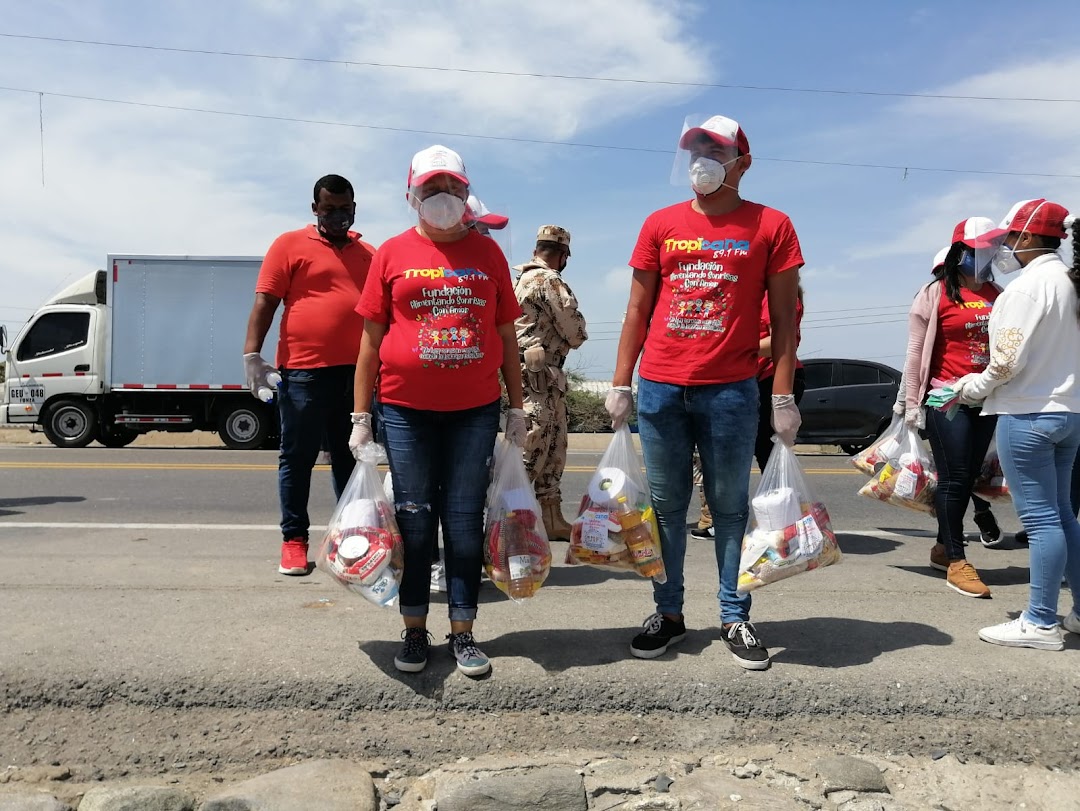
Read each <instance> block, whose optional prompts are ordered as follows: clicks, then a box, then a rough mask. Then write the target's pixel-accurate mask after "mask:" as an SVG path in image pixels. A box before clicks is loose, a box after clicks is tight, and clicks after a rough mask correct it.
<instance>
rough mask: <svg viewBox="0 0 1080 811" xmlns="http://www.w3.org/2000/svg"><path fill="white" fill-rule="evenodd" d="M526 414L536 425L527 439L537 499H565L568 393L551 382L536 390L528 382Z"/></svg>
mask: <svg viewBox="0 0 1080 811" xmlns="http://www.w3.org/2000/svg"><path fill="white" fill-rule="evenodd" d="M523 388H524V394H525V413H526V414H528V415H529V417H530V419H531V422H532V427H531V428H530V429H529V435H528V438H526V440H525V468H526V469H527V470H528V471H529V478H530V479H531V480H532V482H533V487H534V489H535V490H536V498H537V500H539V501H543V500H544V499H549V498H550V499H561V498H562V493H561V491H560V489H559V483H560V481H561V480H562V474H563V469H564V468H565V467H566V432H567V414H566V394H565V393H563V392H562V391H560V390H559V389H558V387H557V386H555V385H551V386H549V387H547V388H544V389H534V388H532V387H531V386H530V385H529V384H528V377H526V380H525V384H524V387H523Z"/></svg>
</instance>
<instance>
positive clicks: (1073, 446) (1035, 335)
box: [955, 199, 1080, 650]
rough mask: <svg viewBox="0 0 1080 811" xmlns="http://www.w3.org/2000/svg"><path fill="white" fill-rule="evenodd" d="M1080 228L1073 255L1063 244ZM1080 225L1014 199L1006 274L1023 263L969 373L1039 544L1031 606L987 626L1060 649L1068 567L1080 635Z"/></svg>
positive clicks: (1008, 637) (1047, 205)
mask: <svg viewBox="0 0 1080 811" xmlns="http://www.w3.org/2000/svg"><path fill="white" fill-rule="evenodd" d="M1067 221H1069V224H1070V226H1071V227H1072V229H1073V240H1074V257H1073V260H1072V266H1071V267H1069V266H1066V265H1065V263H1064V262H1062V261H1061V259H1060V258H1059V257H1058V254H1057V251H1058V249H1059V248H1060V247H1061V242H1062V240H1063V239H1064V238H1065V236H1066V232H1065V228H1066V222H1067ZM1078 231H1080V228H1078V227H1077V225H1076V224H1075V221H1072V218H1070V217H1069V214H1068V212H1067V211H1066V210H1065V209H1064V208H1063V207H1062V206H1060V205H1058V204H1057V203H1051V202H1048V201H1047V200H1042V199H1040V200H1024V201H1022V202H1020V203H1017V204H1016V205H1015V206H1013V208H1012V210H1011V211H1010V212H1009V213H1008V215H1006V217H1005V219H1004V221H1003V222H1002V224H1001V227H1000V228H999V229H998V230H997V231H996V232H991V233H990V234H988V235H987V237H990V238H997V239H1003V242H1002V244H1001V247H1000V248H999V249H998V252H997V254H996V255H995V257H994V262H993V264H994V270H995V271H996V272H998V273H999V274H1007V273H1014V272H1015V271H1017V270H1022V273H1021V274H1020V276H1019V278H1017V279H1015V280H1014V281H1012V283H1011V284H1009V286H1008V287H1007V288H1005V292H1003V293H1002V294H1001V296H1000V297H999V298H998V300H997V302H996V304H995V306H994V311H993V314H992V315H991V317H990V364H989V366H987V367H986V370H985V371H983V372H981V373H979V374H970V375H967V376H965V377H963V378H961V379H960V380H959V381H958V382H957V383H956V384H955V388H956V389H957V391H958V392H959V394H960V399H961V402H963V403H968V404H976V403H982V410H983V414H997V415H998V426H997V443H998V453H999V455H1000V457H1001V465H1002V468H1003V470H1004V473H1005V478H1006V479H1007V480H1008V482H1009V486H1010V488H1011V490H1012V494H1013V502H1014V504H1015V506H1016V512H1017V514H1018V515H1019V516H1020V520H1021V521H1022V522H1023V524H1024V529H1025V530H1026V531H1027V534H1028V539H1029V543H1030V545H1031V563H1030V568H1031V590H1030V596H1029V599H1028V607H1027V609H1026V610H1025V611H1024V612H1023V613H1021V614H1020V616H1019V617H1017V618H1016V619H1015V620H1012V621H1011V622H1006V623H1003V624H1001V625H994V626H992V627H989V628H983V629H982V630H981V631H979V638H980V639H982V640H984V641H986V642H991V643H993V644H995V645H1006V646H1009V647H1019V648H1041V649H1044V650H1061V649H1062V648H1063V647H1064V641H1063V638H1062V633H1061V627H1060V626H1059V625H1058V615H1057V607H1058V594H1059V591H1060V589H1061V576H1062V574H1063V573H1066V574H1067V576H1068V580H1069V583H1070V584H1071V585H1072V586H1073V588H1072V593H1073V601H1074V604H1073V609H1072V612H1071V613H1070V614H1069V615H1068V616H1067V617H1066V618H1065V621H1064V625H1065V630H1067V631H1070V632H1072V633H1080V605H1077V602H1076V601H1077V599H1078V598H1080V523H1078V522H1077V520H1076V514H1075V513H1074V512H1073V510H1072V505H1071V503H1070V484H1071V479H1072V468H1073V462H1074V461H1075V459H1076V453H1077V448H1080V257H1078V256H1076V254H1077V251H1076V250H1075V245H1076V244H1077V237H1078V236H1080V234H1078Z"/></svg>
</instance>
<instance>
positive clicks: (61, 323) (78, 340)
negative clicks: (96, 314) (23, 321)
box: [16, 313, 90, 360]
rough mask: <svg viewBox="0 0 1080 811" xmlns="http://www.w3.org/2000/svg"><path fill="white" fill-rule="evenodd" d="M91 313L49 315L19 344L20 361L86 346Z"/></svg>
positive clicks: (18, 356)
mask: <svg viewBox="0 0 1080 811" xmlns="http://www.w3.org/2000/svg"><path fill="white" fill-rule="evenodd" d="M89 331H90V313H47V314H46V315H43V316H42V317H41V318H39V319H38V320H37V322H36V323H35V324H34V326H32V327H30V332H28V333H27V335H26V337H25V338H24V339H23V340H22V343H20V344H19V352H18V355H17V356H16V358H17V359H18V360H33V359H34V358H43V357H45V356H47V355H55V354H57V353H58V352H67V351H68V350H70V349H78V348H79V347H80V346H86V335H87V333H88V332H89Z"/></svg>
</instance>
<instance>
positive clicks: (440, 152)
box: [408, 144, 469, 189]
mask: <svg viewBox="0 0 1080 811" xmlns="http://www.w3.org/2000/svg"><path fill="white" fill-rule="evenodd" d="M435 175H450V176H451V177H456V178H457V179H458V180H460V181H461V182H462V183H464V184H466V185H468V183H469V176H468V174H466V172H465V161H463V160H462V159H461V155H459V154H458V153H457V152H455V151H454V150H452V149H450V148H449V147H445V146H442V145H441V144H435V145H434V146H429V147H428V148H427V149H421V150H420V151H419V152H417V153H416V154H415V155H413V159H412V165H411V166H410V167H409V181H408V183H409V188H410V189H412V188H413V187H415V186H420V185H422V184H423V183H424V182H425V181H426V180H428V179H429V178H432V177H435Z"/></svg>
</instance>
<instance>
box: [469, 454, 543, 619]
mask: <svg viewBox="0 0 1080 811" xmlns="http://www.w3.org/2000/svg"><path fill="white" fill-rule="evenodd" d="M485 537H486V538H487V542H486V543H485V544H484V571H486V572H487V576H488V578H490V580H491V582H492V583H494V584H495V586H496V587H497V588H498V589H499V591H501V592H502V593H503V594H505V595H507V596H508V597H509V598H510V599H511V600H513V601H514V602H521V601H522V600H525V599H527V598H529V597H532V596H533V595H534V594H536V592H537V591H539V590H540V586H542V585H543V584H544V581H545V580H547V576H548V573H549V572H550V571H551V546H550V545H549V544H548V537H547V532H546V531H545V529H544V521H543V518H542V517H541V514H540V505H539V504H538V503H537V501H536V494H535V492H534V491H533V486H532V483H531V482H530V481H529V474H528V472H527V471H526V470H525V463H524V462H523V461H522V458H521V449H520V448H519V447H518V446H517V445H514V444H513V443H510V442H507V441H506V440H505V439H501V440H499V442H498V444H497V445H496V446H495V468H494V472H493V478H492V482H491V486H490V487H489V488H488V501H487V519H486V525H485Z"/></svg>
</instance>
